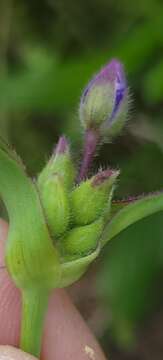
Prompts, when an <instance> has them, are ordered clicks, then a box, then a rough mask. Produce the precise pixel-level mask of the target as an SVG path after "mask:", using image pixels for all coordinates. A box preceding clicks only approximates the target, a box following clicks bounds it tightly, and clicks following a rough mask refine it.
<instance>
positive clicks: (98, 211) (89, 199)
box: [70, 169, 119, 225]
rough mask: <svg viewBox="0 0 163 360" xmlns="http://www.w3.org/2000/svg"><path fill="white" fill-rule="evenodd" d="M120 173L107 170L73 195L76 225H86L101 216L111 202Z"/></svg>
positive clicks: (84, 183) (73, 214)
mask: <svg viewBox="0 0 163 360" xmlns="http://www.w3.org/2000/svg"><path fill="white" fill-rule="evenodd" d="M118 175H119V171H115V170H111V169H108V170H105V171H99V173H98V174H96V175H95V176H93V177H92V178H91V179H88V180H86V181H84V182H82V183H81V184H80V185H79V186H78V187H77V188H75V190H73V191H72V193H71V198H70V201H71V209H72V219H73V222H74V224H76V225H86V224H90V223H91V222H93V221H95V220H96V219H97V218H98V217H99V216H101V215H102V214H103V212H104V210H105V207H106V206H107V205H108V202H109V201H111V199H110V197H109V194H110V192H111V190H112V187H113V185H114V183H115V181H116V178H117V176H118Z"/></svg>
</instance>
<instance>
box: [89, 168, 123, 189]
mask: <svg viewBox="0 0 163 360" xmlns="http://www.w3.org/2000/svg"><path fill="white" fill-rule="evenodd" d="M118 175H119V171H118V170H112V169H107V170H104V171H99V172H98V173H97V175H95V176H94V178H93V181H92V186H100V185H101V184H103V183H104V182H105V181H107V180H109V178H110V177H112V176H115V177H117V176H118Z"/></svg>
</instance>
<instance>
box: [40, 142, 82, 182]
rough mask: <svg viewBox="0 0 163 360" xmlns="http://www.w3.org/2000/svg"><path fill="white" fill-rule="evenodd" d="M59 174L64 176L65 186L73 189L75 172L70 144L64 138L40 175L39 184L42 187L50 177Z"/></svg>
mask: <svg viewBox="0 0 163 360" xmlns="http://www.w3.org/2000/svg"><path fill="white" fill-rule="evenodd" d="M54 173H57V174H58V175H61V176H62V179H63V182H64V184H65V186H66V187H67V188H68V189H69V188H72V187H73V183H74V178H75V170H74V165H73V161H72V159H71V155H70V151H69V144H68V142H67V140H66V138H65V137H64V136H62V137H61V138H60V139H59V142H58V144H57V146H56V148H55V150H54V154H53V155H52V157H51V158H50V160H49V162H48V163H47V165H46V166H45V168H44V169H43V170H42V172H41V173H40V175H39V178H38V183H39V185H40V186H42V184H44V182H45V181H46V180H47V179H48V178H49V176H51V175H53V174H54Z"/></svg>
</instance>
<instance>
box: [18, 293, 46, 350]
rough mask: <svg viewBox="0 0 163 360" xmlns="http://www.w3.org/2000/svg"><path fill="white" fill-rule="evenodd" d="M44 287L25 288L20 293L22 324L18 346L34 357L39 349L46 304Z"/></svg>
mask: <svg viewBox="0 0 163 360" xmlns="http://www.w3.org/2000/svg"><path fill="white" fill-rule="evenodd" d="M48 298H49V292H48V291H45V289H44V290H43V289H41V290H40V289H33V290H25V291H23V294H22V325H21V339H20V348H21V349H22V350H23V351H26V352H28V353H30V354H32V355H34V356H36V357H39V355H40V350H41V336H42V330H43V323H44V317H45V313H46V310H47V305H48Z"/></svg>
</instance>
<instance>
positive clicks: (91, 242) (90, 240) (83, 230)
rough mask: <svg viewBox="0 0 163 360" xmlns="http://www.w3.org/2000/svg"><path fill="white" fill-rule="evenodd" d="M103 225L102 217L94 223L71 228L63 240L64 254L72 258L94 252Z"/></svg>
mask: <svg viewBox="0 0 163 360" xmlns="http://www.w3.org/2000/svg"><path fill="white" fill-rule="evenodd" d="M103 226H104V222H103V219H102V217H101V218H100V219H98V220H97V221H95V222H93V223H92V224H89V225H85V226H80V227H76V228H74V229H72V230H70V231H69V233H68V234H67V236H66V237H65V238H64V239H63V242H62V251H64V252H63V256H64V255H65V257H66V258H68V257H69V258H71V257H79V256H86V255H89V254H90V253H92V252H93V251H94V250H95V249H96V247H97V245H98V241H99V238H100V235H101V233H102V230H103Z"/></svg>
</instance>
